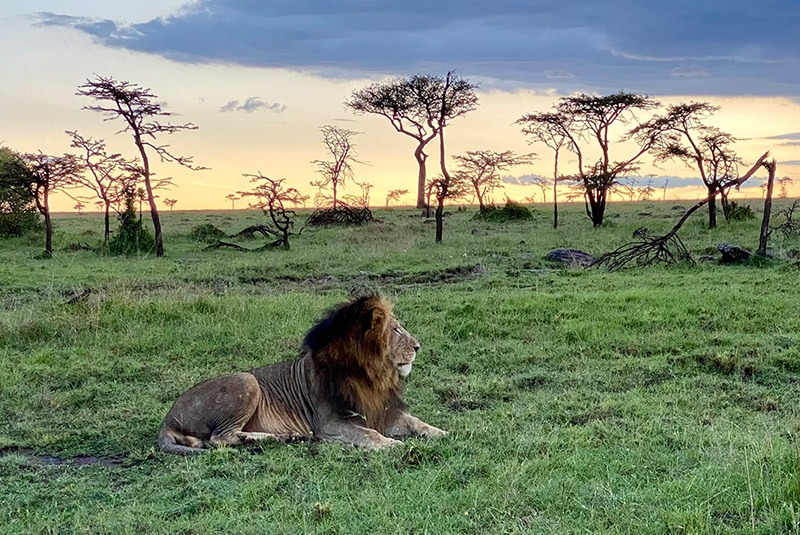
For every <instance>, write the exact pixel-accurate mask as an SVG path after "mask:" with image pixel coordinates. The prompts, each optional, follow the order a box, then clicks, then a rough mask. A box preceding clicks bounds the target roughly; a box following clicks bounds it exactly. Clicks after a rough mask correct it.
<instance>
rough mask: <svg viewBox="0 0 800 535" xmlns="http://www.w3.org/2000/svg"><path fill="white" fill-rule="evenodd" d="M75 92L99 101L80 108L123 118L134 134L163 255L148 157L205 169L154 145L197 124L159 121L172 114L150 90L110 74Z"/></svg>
mask: <svg viewBox="0 0 800 535" xmlns="http://www.w3.org/2000/svg"><path fill="white" fill-rule="evenodd" d="M76 94H77V95H80V96H86V97H89V98H92V99H94V100H95V101H97V102H99V104H95V105H92V106H84V107H83V109H85V110H90V111H96V112H100V113H103V114H104V115H106V119H105V120H107V121H111V120H114V119H122V121H123V122H124V123H125V128H123V130H122V132H129V133H130V134H131V136H132V137H133V143H134V145H136V148H137V150H138V151H139V156H140V158H141V160H142V168H141V172H142V180H143V181H144V186H145V192H146V200H147V202H148V204H149V205H150V215H151V217H152V220H153V230H154V234H155V241H156V256H164V239H163V237H162V233H161V219H160V218H159V215H158V206H156V197H155V195H154V193H153V190H154V185H153V180H152V176H153V174H152V171H151V169H150V156H151V154H156V155H158V156H159V157H160V158H161V160H162V161H168V162H175V163H177V164H179V165H182V166H183V167H186V168H188V169H192V170H195V171H197V170H201V169H206V168H205V167H200V166H196V165H194V163H193V158H192V157H190V156H177V155H175V154H174V153H173V152H172V151H171V150H170V148H169V146H168V145H159V144H157V139H158V137H159V136H161V135H168V134H174V133H176V132H181V131H183V130H197V126H196V125H194V124H192V123H184V124H178V125H176V124H170V123H167V124H164V123H161V122H160V119H161V118H163V117H171V116H173V115H174V113H172V112H168V111H164V109H163V108H162V106H161V103H160V102H158V97H157V96H156V95H154V94H153V93H152V92H151V90H150V89H148V88H144V87H142V86H140V85H138V84H134V83H130V82H126V81H123V80H115V79H114V78H112V77H106V76H96V77H95V78H94V79H93V80H88V79H87V80H86V83H85V84H83V85H81V86H78V91H77V93H76Z"/></svg>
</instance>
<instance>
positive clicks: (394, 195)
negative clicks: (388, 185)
mask: <svg viewBox="0 0 800 535" xmlns="http://www.w3.org/2000/svg"><path fill="white" fill-rule="evenodd" d="M406 193H408V190H407V189H393V190H391V191H390V192H389V193H387V194H386V208H389V201H392V202H399V201H400V197H402V196H403V195H405V194H406ZM423 201H424V199H423ZM418 208H419V207H418Z"/></svg>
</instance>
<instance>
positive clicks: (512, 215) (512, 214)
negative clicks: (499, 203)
mask: <svg viewBox="0 0 800 535" xmlns="http://www.w3.org/2000/svg"><path fill="white" fill-rule="evenodd" d="M472 219H473V220H476V221H491V222H494V223H504V222H506V221H528V220H531V219H533V212H531V211H530V209H529V208H528V207H527V206H523V205H522V204H520V203H518V202H514V201H512V200H511V199H509V200H507V201H506V205H505V206H504V207H502V208H497V207H496V206H484V207H483V209H482V210H480V211H479V212H478V213H477V214H475V215H474V216H472Z"/></svg>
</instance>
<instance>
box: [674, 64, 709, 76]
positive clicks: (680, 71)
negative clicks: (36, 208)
mask: <svg viewBox="0 0 800 535" xmlns="http://www.w3.org/2000/svg"><path fill="white" fill-rule="evenodd" d="M669 73H670V74H671V75H672V76H677V77H682V78H698V77H700V78H705V77H707V76H709V73H708V71H707V70H706V69H705V68H703V67H701V66H700V65H697V64H689V65H681V66H680V67H675V68H673V69H672V70H670V71H669Z"/></svg>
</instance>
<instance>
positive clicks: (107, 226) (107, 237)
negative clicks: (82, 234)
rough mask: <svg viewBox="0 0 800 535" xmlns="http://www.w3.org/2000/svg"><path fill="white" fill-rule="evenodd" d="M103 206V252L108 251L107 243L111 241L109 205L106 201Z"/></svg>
mask: <svg viewBox="0 0 800 535" xmlns="http://www.w3.org/2000/svg"><path fill="white" fill-rule="evenodd" d="M105 206H106V211H105V228H104V229H103V251H108V241H109V240H110V239H111V222H110V220H109V210H110V209H111V203H110V202H108V201H106V202H105Z"/></svg>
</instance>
